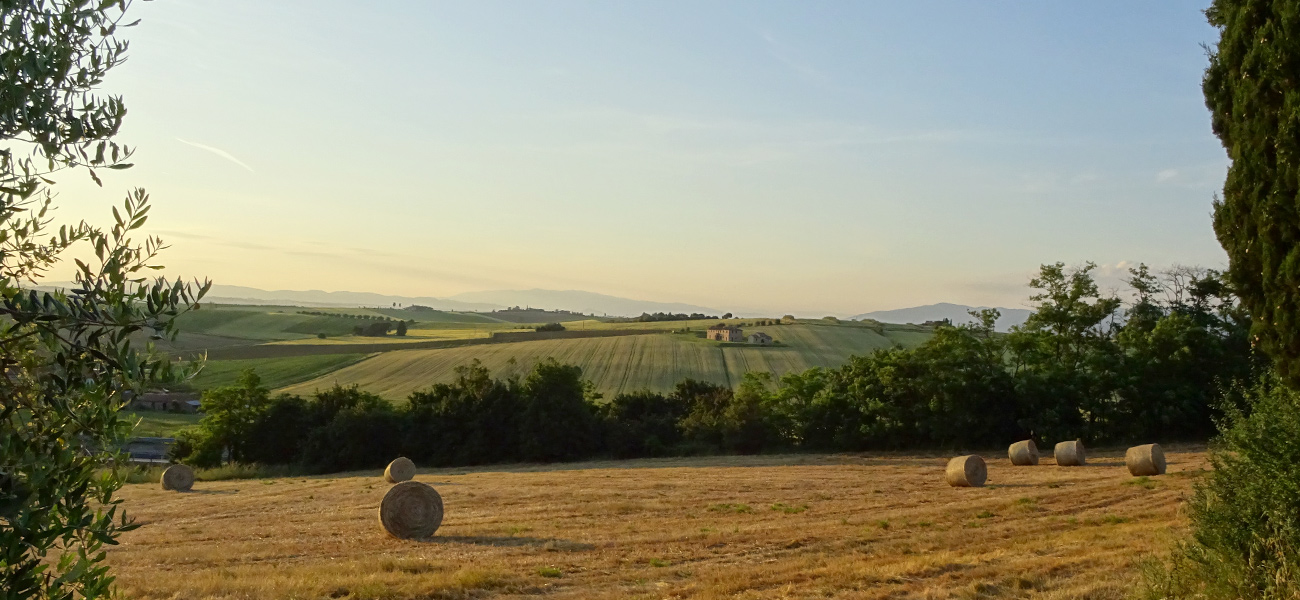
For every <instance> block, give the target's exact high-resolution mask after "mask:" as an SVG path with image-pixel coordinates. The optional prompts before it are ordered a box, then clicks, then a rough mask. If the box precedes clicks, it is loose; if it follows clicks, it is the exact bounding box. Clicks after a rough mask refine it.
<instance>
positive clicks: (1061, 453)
mask: <svg viewBox="0 0 1300 600" xmlns="http://www.w3.org/2000/svg"><path fill="white" fill-rule="evenodd" d="M1085 460H1086V457H1085V456H1084V450H1083V442H1080V441H1078V440H1075V441H1073V442H1061V443H1059V444H1057V445H1056V464H1057V465H1058V466H1062V467H1081V466H1083V463H1084V461H1085Z"/></svg>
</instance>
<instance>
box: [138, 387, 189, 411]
mask: <svg viewBox="0 0 1300 600" xmlns="http://www.w3.org/2000/svg"><path fill="white" fill-rule="evenodd" d="M131 407H132V408H136V409H139V410H164V411H170V412H183V413H196V412H199V395H198V394H195V393H191V392H145V393H143V394H140V395H139V396H137V397H136V398H134V399H132V400H131Z"/></svg>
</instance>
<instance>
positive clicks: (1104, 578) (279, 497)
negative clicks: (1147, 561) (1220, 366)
mask: <svg viewBox="0 0 1300 600" xmlns="http://www.w3.org/2000/svg"><path fill="white" fill-rule="evenodd" d="M999 454H1001V455H1002V456H1001V457H998V456H997V455H995V454H994V453H992V452H986V453H983V455H984V456H985V458H987V459H989V460H988V470H989V481H988V485H987V486H986V487H983V488H953V487H949V486H948V485H947V484H946V483H944V466H945V463H946V462H947V461H946V458H947V457H944V456H938V455H934V456H927V457H918V456H901V455H865V456H856V455H815V456H814V455H800V456H765V457H743V458H737V457H727V458H699V459H671V460H669V459H665V460H642V461H620V462H592V463H577V464H569V465H562V466H541V467H535V468H532V467H521V468H507V469H474V470H471V469H452V470H422V471H420V473H419V474H418V475H417V476H416V477H415V480H416V481H421V482H424V483H428V484H430V485H433V486H434V487H435V488H437V490H438V491H439V492H440V493H441V494H442V498H443V501H444V503H445V506H446V517H445V519H444V521H443V524H442V528H441V529H439V530H438V532H437V534H436V535H435V536H434V537H433V538H432V539H431V540H429V541H425V542H413V541H401V540H396V539H392V538H390V537H388V535H386V534H385V533H384V530H383V529H382V528H381V527H380V525H379V523H378V518H377V509H378V506H379V501H380V499H381V498H382V497H383V496H384V493H385V492H387V491H388V489H389V485H388V484H386V483H384V481H383V479H382V477H381V476H380V472H379V471H374V472H366V473H350V474H344V475H337V476H323V477H308V478H286V479H263V480H244V481H227V482H216V483H204V482H199V483H196V484H195V487H194V491H193V492H190V493H185V494H177V493H175V492H165V491H162V490H160V489H157V486H156V485H144V484H141V485H131V486H128V487H127V488H126V489H125V490H124V491H123V496H124V497H125V498H126V504H127V507H128V509H129V510H130V511H131V512H132V514H133V515H134V516H135V517H136V518H137V519H138V522H140V523H142V524H143V526H142V527H140V529H138V530H136V531H133V532H130V533H127V534H126V535H125V536H123V540H122V544H121V546H119V547H116V548H114V549H112V550H111V551H110V558H109V560H110V562H111V564H112V565H113V567H114V568H115V569H116V573H117V574H118V576H119V584H120V586H121V587H122V588H123V590H124V591H125V592H126V593H127V594H128V595H129V596H130V597H134V598H323V597H329V598H479V597H503V598H509V597H522V596H534V595H545V596H547V597H550V598H723V597H726V598H949V597H967V598H1017V597H1042V598H1122V597H1125V595H1126V592H1127V591H1128V590H1129V588H1130V586H1131V585H1132V584H1133V582H1134V581H1135V580H1136V577H1137V573H1136V565H1137V563H1138V562H1139V561H1141V560H1142V559H1144V558H1146V557H1150V556H1152V555H1158V554H1161V553H1164V552H1166V551H1167V550H1168V548H1169V544H1170V542H1171V541H1172V540H1173V539H1174V538H1175V536H1178V535H1181V533H1182V531H1183V528H1182V525H1183V519H1182V518H1181V517H1180V514H1179V506H1180V504H1181V503H1182V500H1183V499H1184V498H1186V497H1188V496H1189V493H1190V490H1191V485H1192V483H1193V481H1194V480H1195V478H1196V476H1197V475H1198V474H1200V473H1203V472H1204V471H1203V470H1204V469H1205V468H1206V467H1207V463H1206V459H1205V454H1204V449H1203V448H1196V447H1176V446H1175V447H1169V448H1168V449H1167V456H1168V461H1169V474H1168V475H1165V476H1162V477H1158V478H1151V479H1138V478H1133V477H1131V476H1129V474H1128V472H1127V470H1126V469H1125V467H1124V459H1123V450H1122V449H1120V450H1113V451H1109V452H1108V451H1092V452H1090V455H1089V460H1088V464H1087V465H1086V466H1082V467H1070V468H1063V467H1057V466H1055V464H1054V463H1053V461H1052V460H1051V459H1050V458H1048V457H1045V458H1044V460H1043V464H1041V465H1039V466H1037V467H1012V466H1011V464H1010V461H1009V460H1008V459H1007V458H1006V457H1005V452H1002V453H999Z"/></svg>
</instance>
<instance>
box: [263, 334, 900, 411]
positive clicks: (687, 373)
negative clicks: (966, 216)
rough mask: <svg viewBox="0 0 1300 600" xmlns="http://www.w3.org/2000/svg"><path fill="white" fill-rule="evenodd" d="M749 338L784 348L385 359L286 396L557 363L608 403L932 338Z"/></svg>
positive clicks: (536, 345)
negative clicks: (464, 368)
mask: <svg viewBox="0 0 1300 600" xmlns="http://www.w3.org/2000/svg"><path fill="white" fill-rule="evenodd" d="M745 331H746V333H747V334H748V333H752V332H755V331H762V332H765V333H768V334H769V335H771V336H772V337H773V338H775V339H776V340H777V341H778V342H780V343H781V345H779V346H772V347H759V346H753V347H745V346H740V345H722V344H718V343H715V342H708V341H705V340H703V339H700V338H698V337H696V336H694V335H691V334H669V333H664V334H653V335H627V336H619V337H604V338H588V339H567V340H542V341H528V342H516V343H510V344H492V345H482V346H468V347H464V348H445V349H434V350H396V351H393V352H384V353H381V354H378V355H375V356H372V357H371V358H368V359H365V360H363V361H361V362H358V363H356V364H353V365H351V366H347V367H344V368H341V369H339V370H337V371H333V372H331V373H328V374H326V375H324V376H322V377H318V378H316V379H313V380H311V381H307V382H305V383H301V384H298V385H293V386H288V387H287V388H285V389H284V391H287V392H291V393H298V394H308V393H311V392H312V391H314V390H316V389H319V388H323V387H328V386H331V385H333V384H335V383H341V384H345V385H346V384H354V383H355V384H358V385H360V386H361V387H362V389H365V390H368V391H371V392H374V393H376V394H379V395H381V396H384V397H385V398H389V399H391V400H394V401H400V400H402V399H404V398H406V396H407V395H409V394H410V393H411V392H412V391H415V390H418V389H422V388H425V387H428V386H429V385H432V384H434V383H439V382H445V381H449V380H450V379H451V378H452V377H454V376H455V369H456V367H459V366H461V365H466V364H469V363H471V362H472V361H474V360H475V359H477V360H479V361H481V362H482V363H483V365H484V366H486V367H487V368H488V369H490V370H491V371H492V372H493V373H494V374H495V375H497V376H500V377H509V376H517V375H523V374H525V373H527V371H528V370H530V369H531V368H532V366H533V365H534V364H536V363H537V362H538V361H541V360H545V359H547V358H554V359H556V360H558V361H560V362H562V363H569V364H575V365H578V366H579V367H581V368H582V370H583V374H584V375H585V376H586V377H587V378H588V379H589V380H591V381H592V382H593V383H594V384H595V386H596V389H597V390H598V391H599V392H601V393H602V394H604V395H605V396H606V397H610V396H612V395H615V394H618V393H621V392H629V391H635V390H640V389H652V390H660V391H663V390H668V389H671V388H672V387H673V386H674V385H676V384H677V382H679V381H681V380H682V379H684V378H687V377H690V378H695V379H700V380H704V381H710V382H714V383H717V384H720V385H735V384H736V383H738V382H739V381H740V379H741V378H742V377H743V376H744V374H745V373H746V372H749V371H759V372H768V373H773V374H775V375H777V376H780V375H783V374H785V373H789V372H792V371H802V370H805V369H808V368H810V367H818V366H822V367H827V366H838V365H840V364H843V363H844V361H845V360H847V359H848V357H849V356H851V355H853V354H863V353H867V352H870V351H872V350H876V349H881V348H888V347H891V346H893V345H896V344H897V345H904V346H912V345H916V344H918V343H920V342H921V341H923V339H924V337H926V334H925V333H924V332H923V331H921V330H917V329H916V328H908V327H903V328H899V329H891V328H888V327H885V328H880V330H877V328H874V327H865V326H857V325H831V324H826V325H822V324H798V325H777V326H766V327H754V328H748V329H746V330H745Z"/></svg>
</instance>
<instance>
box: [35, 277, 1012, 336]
mask: <svg viewBox="0 0 1300 600" xmlns="http://www.w3.org/2000/svg"><path fill="white" fill-rule="evenodd" d="M69 285H71V284H69V283H66V282H51V283H47V284H44V285H40V286H37V287H38V289H39V288H52V287H67V286H69ZM204 301H205V302H211V303H216V304H271V305H285V306H320V307H328V306H339V307H351V306H392V305H393V304H394V303H397V304H401V305H402V306H410V305H412V304H419V305H421V306H428V307H430V308H435V309H438V310H451V311H467V312H470V311H472V312H487V311H493V310H501V309H504V308H512V307H515V306H519V307H523V308H536V309H543V310H568V311H573V312H578V313H583V314H588V315H597V316H611V317H635V316H637V315H640V314H641V313H656V312H666V313H687V314H691V313H704V314H706V315H722V314H725V313H726V312H727V311H723V310H719V309H716V308H709V307H706V306H697V305H694V304H683V303H678V302H652V301H649V300H634V299H631V298H620V297H618V296H610V295H607V294H597V293H595V292H584V291H582V290H541V289H533V290H495V291H486V292H466V293H463V294H456V295H454V296H449V297H446V298H436V297H433V296H392V295H388V294H375V293H370V292H326V291H322V290H269V291H268V290H263V289H259V288H254V287H246V286H242V285H221V284H213V286H212V290H211V291H209V292H208V295H207V296H206V297H205V298H204ZM978 308H986V307H982V306H981V307H973V306H966V305H964V304H951V303H947V302H942V303H939V304H929V305H926V306H914V307H912V308H899V309H895V310H880V311H876V312H869V313H863V314H860V315H857V316H855V317H852V318H853V319H873V320H876V321H880V322H882V323H924V322H926V321H938V320H942V319H950V320H951V321H952V322H953V323H954V324H962V323H970V322H973V321H974V318H972V317H971V316H970V314H968V313H969V311H972V310H976V309H978ZM998 310H999V311H1001V313H1002V318H1000V319H998V321H997V323H996V325H995V327H996V328H997V330H998V331H1007V330H1009V329H1010V328H1011V327H1014V326H1016V325H1020V324H1022V323H1024V322H1025V319H1028V318H1029V315H1030V314H1032V313H1033V311H1030V310H1026V309H1023V308H998ZM749 312H751V311H746V315H745V316H775V315H777V314H778V313H776V312H774V313H772V314H771V315H762V314H758V313H754V314H748V313H749Z"/></svg>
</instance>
